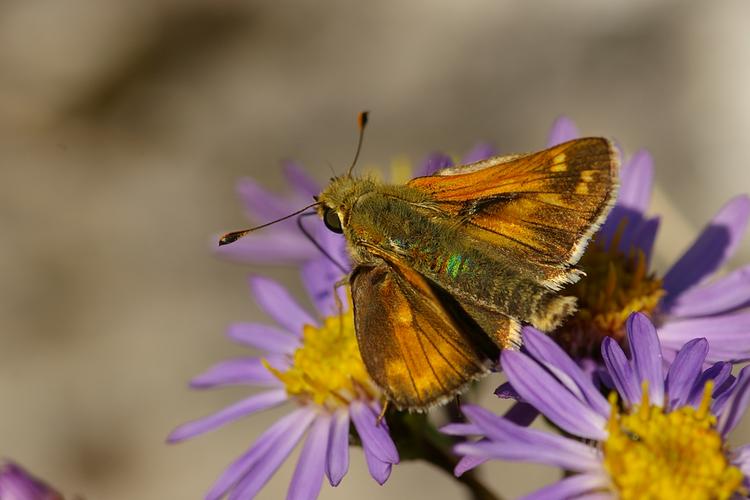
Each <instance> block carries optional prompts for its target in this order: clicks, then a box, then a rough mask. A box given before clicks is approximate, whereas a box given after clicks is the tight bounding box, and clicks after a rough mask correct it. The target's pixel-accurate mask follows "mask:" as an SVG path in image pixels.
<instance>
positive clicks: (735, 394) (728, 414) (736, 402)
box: [717, 366, 750, 436]
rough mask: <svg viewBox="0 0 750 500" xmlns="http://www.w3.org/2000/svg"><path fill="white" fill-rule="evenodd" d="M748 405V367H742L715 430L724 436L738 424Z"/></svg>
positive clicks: (749, 397) (749, 368) (749, 382)
mask: <svg viewBox="0 0 750 500" xmlns="http://www.w3.org/2000/svg"><path fill="white" fill-rule="evenodd" d="M748 403H750V366H746V367H744V368H743V369H742V370H740V373H739V375H737V382H736V383H735V385H734V389H733V390H732V395H731V396H730V397H729V400H728V401H727V403H726V407H725V409H724V411H722V413H721V415H720V416H719V422H718V424H717V430H718V431H719V432H720V433H721V434H722V435H723V436H726V435H727V433H729V431H731V430H732V429H734V427H735V426H736V425H737V424H738V423H739V422H740V419H741V418H742V416H743V415H744V414H745V410H746V409H747V405H748Z"/></svg>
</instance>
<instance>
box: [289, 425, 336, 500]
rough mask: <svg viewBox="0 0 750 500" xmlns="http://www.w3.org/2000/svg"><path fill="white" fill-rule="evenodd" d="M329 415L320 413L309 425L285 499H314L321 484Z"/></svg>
mask: <svg viewBox="0 0 750 500" xmlns="http://www.w3.org/2000/svg"><path fill="white" fill-rule="evenodd" d="M330 428H331V416H330V415H327V414H320V415H318V416H317V417H316V418H315V421H314V422H313V424H312V427H310V432H309V433H308V434H307V440H306V441H305V446H303V447H302V452H301V453H300V455H299V459H298V460H297V468H296V469H295V470H294V476H292V482H291V483H290V484H289V491H288V493H287V500H307V499H309V500H315V499H316V498H318V494H319V493H320V487H321V486H322V485H323V475H324V471H325V468H326V456H327V455H328V433H329V430H330Z"/></svg>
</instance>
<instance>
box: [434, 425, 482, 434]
mask: <svg viewBox="0 0 750 500" xmlns="http://www.w3.org/2000/svg"><path fill="white" fill-rule="evenodd" d="M440 432H442V433H443V434H447V435H449V436H478V435H480V434H482V432H481V431H480V430H479V428H478V427H477V426H476V425H474V424H464V423H458V422H453V423H450V424H446V425H444V426H443V427H441V428H440Z"/></svg>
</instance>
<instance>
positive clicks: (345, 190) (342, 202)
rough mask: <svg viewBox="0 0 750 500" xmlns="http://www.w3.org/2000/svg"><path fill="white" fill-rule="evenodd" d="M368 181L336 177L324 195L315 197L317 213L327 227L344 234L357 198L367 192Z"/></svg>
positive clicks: (349, 177) (324, 191) (347, 176)
mask: <svg viewBox="0 0 750 500" xmlns="http://www.w3.org/2000/svg"><path fill="white" fill-rule="evenodd" d="M366 184H368V181H366V180H364V179H358V178H356V177H351V176H349V175H345V176H340V177H334V178H333V179H331V183H330V184H329V185H328V187H326V188H325V189H324V190H323V192H322V193H320V194H319V195H318V196H316V197H315V200H316V201H317V202H318V203H319V205H318V206H317V211H318V214H319V215H320V217H321V218H322V219H323V222H324V223H325V225H326V227H327V228H328V229H330V230H331V231H333V232H335V233H343V232H344V229H345V227H346V226H347V224H348V222H349V215H350V213H351V209H352V207H353V206H354V204H355V202H356V200H357V198H359V197H360V196H361V195H362V194H363V193H364V191H366V190H367V188H366Z"/></svg>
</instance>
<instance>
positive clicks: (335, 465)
mask: <svg viewBox="0 0 750 500" xmlns="http://www.w3.org/2000/svg"><path fill="white" fill-rule="evenodd" d="M348 470H349V412H348V411H346V410H344V409H339V410H337V411H336V413H335V414H334V415H333V419H332V421H331V433H330V436H329V438H328V457H327V459H326V474H327V475H328V481H329V482H330V483H331V486H338V485H339V483H340V482H341V480H342V479H344V476H345V475H346V473H347V471H348Z"/></svg>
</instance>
